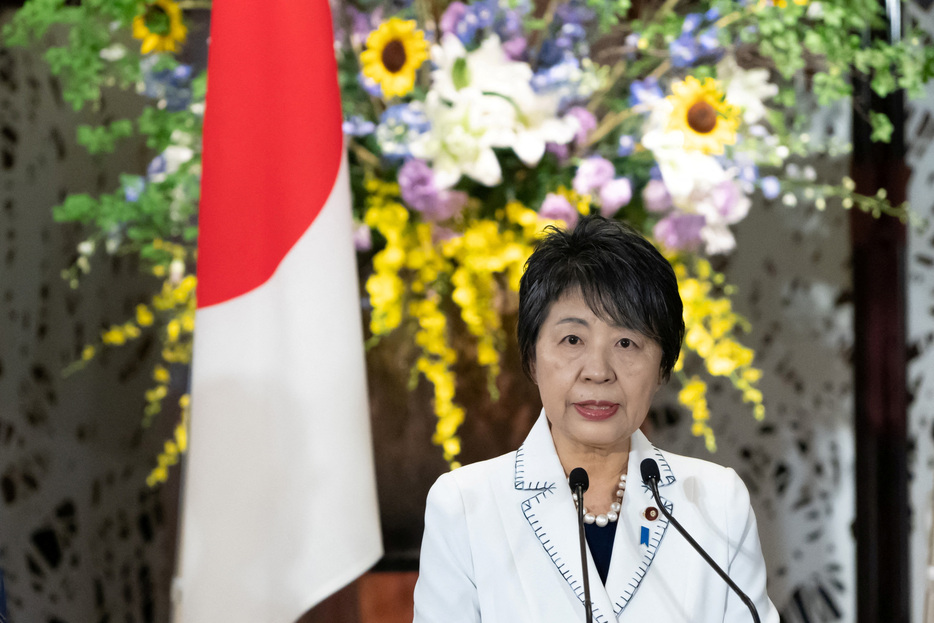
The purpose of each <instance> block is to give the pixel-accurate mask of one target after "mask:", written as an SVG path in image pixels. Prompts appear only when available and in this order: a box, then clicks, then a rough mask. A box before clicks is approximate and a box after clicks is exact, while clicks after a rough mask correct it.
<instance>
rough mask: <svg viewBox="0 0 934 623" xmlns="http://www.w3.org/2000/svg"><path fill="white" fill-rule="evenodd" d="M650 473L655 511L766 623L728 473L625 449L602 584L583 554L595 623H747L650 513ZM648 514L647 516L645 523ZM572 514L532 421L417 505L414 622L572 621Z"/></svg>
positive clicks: (644, 444)
mask: <svg viewBox="0 0 934 623" xmlns="http://www.w3.org/2000/svg"><path fill="white" fill-rule="evenodd" d="M647 457H652V458H654V459H655V460H656V461H657V462H658V466H659V469H660V470H661V476H662V478H661V483H660V484H661V488H660V493H661V497H662V501H663V502H664V503H665V506H666V507H667V508H668V509H669V510H670V511H671V512H672V514H673V515H674V517H675V519H677V520H678V521H679V522H680V523H681V525H682V526H684V527H685V529H686V530H687V531H688V533H690V534H691V535H692V536H693V537H694V538H695V539H696V540H697V542H698V543H700V545H701V546H702V547H703V548H704V549H706V550H707V552H708V553H709V554H710V556H711V557H712V558H713V559H714V560H715V561H716V562H717V564H719V565H720V566H721V568H723V569H724V570H725V571H726V572H727V573H728V574H729V575H730V577H731V578H732V579H733V581H734V582H736V584H737V585H738V586H739V587H740V588H741V589H742V590H743V591H744V592H745V593H746V594H747V595H749V597H750V598H751V599H752V600H753V602H754V603H755V605H756V608H757V610H758V612H759V617H760V619H761V621H762V623H778V620H779V619H778V612H777V611H776V610H775V607H774V606H773V605H772V602H771V601H770V600H769V597H768V595H767V594H766V588H765V562H764V561H763V559H762V551H761V548H760V545H759V535H758V533H757V531H756V518H755V515H754V514H753V511H752V508H751V506H750V505H749V494H748V492H747V491H746V487H745V486H744V485H743V483H742V481H741V480H740V479H739V477H738V476H737V475H736V473H735V472H734V471H733V470H732V469H727V468H724V467H720V466H718V465H715V464H713V463H709V462H707V461H702V460H699V459H692V458H688V457H683V456H678V455H675V454H669V453H667V452H662V451H660V450H658V449H657V448H655V446H653V445H652V444H651V443H650V442H649V441H648V439H646V437H645V435H643V434H642V433H641V432H638V431H637V432H636V433H635V434H634V435H633V436H632V444H631V448H630V452H629V486H628V488H627V489H626V495H624V496H623V503H622V510H621V511H620V517H619V522H618V524H617V528H616V530H617V532H616V539H615V542H614V544H613V554H612V558H611V560H610V571H609V575H608V576H607V581H606V585H605V586H604V585H602V584H601V582H600V576H599V574H598V573H597V568H596V567H595V566H594V562H593V558H592V557H591V555H590V551H589V549H588V551H587V565H588V569H589V572H588V573H589V577H590V592H591V601H592V604H593V620H594V621H595V622H597V623H611V622H613V621H623V622H626V621H633V622H637V623H649V622H653V623H654V622H662V623H679V622H685V623H686V622H689V621H690V622H692V623H702V622H704V623H713V622H717V623H720V622H728V623H740V622H742V623H746V622H747V621H752V615H751V614H750V612H749V610H748V608H747V607H746V605H745V604H744V603H743V602H742V601H741V600H740V599H739V598H738V597H737V596H736V594H735V593H733V591H732V590H730V588H729V587H728V586H727V585H726V583H724V581H723V580H722V579H721V578H720V577H719V576H718V575H717V574H716V572H715V571H713V570H712V569H711V568H710V567H709V566H708V565H707V563H706V562H704V560H703V559H702V558H701V557H700V555H699V554H698V553H697V552H695V551H694V549H693V548H692V547H691V546H690V544H689V543H688V542H687V541H686V540H685V539H684V538H683V537H682V536H681V534H680V533H678V531H677V530H676V529H675V528H674V526H669V525H668V524H669V521H668V520H667V519H666V518H665V517H664V515H661V514H660V513H656V514H657V515H658V518H657V519H655V520H649V519H647V518H646V517H645V516H644V515H643V513H644V511H645V510H646V509H647V508H650V507H651V508H654V507H655V506H656V504H655V501H654V499H653V498H652V494H651V492H650V491H649V489H648V487H647V486H645V485H644V484H642V482H641V480H642V479H641V475H640V465H641V463H642V460H643V459H645V458H647ZM649 515H651V513H649ZM582 579H583V575H582V573H581V556H580V541H579V537H578V527H577V514H576V510H575V507H574V502H573V500H572V499H571V491H570V488H569V487H568V484H567V479H566V478H565V475H564V469H563V468H562V467H561V463H560V462H559V461H558V455H557V453H556V452H555V447H554V442H553V441H552V437H551V431H550V430H549V428H548V422H547V420H546V418H545V415H544V412H543V413H542V415H541V416H539V418H538V421H537V422H536V423H535V425H534V426H533V428H532V431H531V432H530V433H529V436H528V438H526V440H525V442H524V443H523V444H522V446H521V447H520V448H519V449H518V450H517V451H515V452H511V453H509V454H504V455H503V456H500V457H497V458H495V459H491V460H489V461H483V462H480V463H475V464H473V465H469V466H466V467H462V468H460V469H457V470H455V471H453V472H449V473H447V474H444V475H442V476H441V477H440V478H438V480H437V482H436V483H435V484H434V486H432V488H431V491H430V492H429V494H428V503H427V509H426V511H425V534H424V537H423V540H422V550H421V560H420V569H419V576H418V582H417V584H416V586H415V623H468V622H470V623H476V622H478V621H483V623H498V622H500V621H503V622H509V623H520V622H523V623H524V622H528V623H542V622H548V621H555V622H561V623H565V622H570V621H583V620H584V606H583V602H584V589H583V584H582Z"/></svg>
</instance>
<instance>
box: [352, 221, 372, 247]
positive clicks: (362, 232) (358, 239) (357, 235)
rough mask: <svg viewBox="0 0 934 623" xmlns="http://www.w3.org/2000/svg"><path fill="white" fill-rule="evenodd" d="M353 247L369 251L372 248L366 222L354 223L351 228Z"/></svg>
mask: <svg viewBox="0 0 934 623" xmlns="http://www.w3.org/2000/svg"><path fill="white" fill-rule="evenodd" d="M353 248H354V249H356V250H357V251H369V250H370V249H372V248H373V239H372V238H371V237H370V228H369V226H368V225H367V224H366V223H356V224H355V225H354V229H353Z"/></svg>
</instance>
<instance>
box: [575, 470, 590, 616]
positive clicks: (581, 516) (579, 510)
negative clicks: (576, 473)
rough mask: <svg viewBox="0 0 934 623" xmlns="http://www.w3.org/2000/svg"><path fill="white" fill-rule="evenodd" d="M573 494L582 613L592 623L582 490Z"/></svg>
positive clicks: (579, 489) (576, 490) (576, 488)
mask: <svg viewBox="0 0 934 623" xmlns="http://www.w3.org/2000/svg"><path fill="white" fill-rule="evenodd" d="M574 492H575V493H576V494H577V530H578V533H579V535H580V542H581V568H582V569H583V571H584V613H585V614H586V617H587V618H586V621H587V623H592V622H593V606H592V604H591V601H590V574H589V572H588V570H587V549H586V547H587V541H586V539H585V537H584V488H583V487H582V486H577V487H575V488H574Z"/></svg>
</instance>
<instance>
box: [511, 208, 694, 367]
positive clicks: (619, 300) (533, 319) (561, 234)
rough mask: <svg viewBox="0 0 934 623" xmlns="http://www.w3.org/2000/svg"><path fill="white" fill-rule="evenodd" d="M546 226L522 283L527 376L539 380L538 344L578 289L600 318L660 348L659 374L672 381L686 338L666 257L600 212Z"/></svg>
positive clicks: (521, 328)
mask: <svg viewBox="0 0 934 623" xmlns="http://www.w3.org/2000/svg"><path fill="white" fill-rule="evenodd" d="M547 231H548V233H547V235H546V236H545V237H544V238H543V239H542V240H540V241H539V243H538V244H537V246H536V248H535V251H534V252H533V253H532V255H531V256H530V257H529V259H528V261H527V262H526V263H525V273H523V275H522V279H521V281H520V282H519V321H518V327H517V331H516V332H517V334H518V340H519V357H520V360H521V361H522V370H523V371H524V372H525V374H526V375H527V376H528V377H529V378H530V379H533V380H534V376H533V370H534V366H535V345H536V343H537V341H538V334H539V331H540V330H541V327H542V323H544V322H545V318H546V317H547V316H548V312H549V311H550V309H551V305H552V304H553V303H554V302H555V301H557V300H558V299H559V298H561V296H562V295H563V294H564V293H565V292H568V291H569V290H570V291H573V290H579V291H580V293H581V295H582V296H583V297H584V300H585V301H586V302H587V305H589V306H590V309H592V310H593V312H594V313H595V314H596V315H597V316H598V317H599V318H601V319H603V320H604V321H606V322H612V323H614V324H617V325H619V326H623V327H626V328H629V329H632V330H634V331H638V332H639V333H642V334H643V335H646V336H648V337H650V338H652V339H653V340H655V341H656V342H657V343H658V344H659V345H660V346H661V348H662V361H661V365H660V369H659V373H660V375H661V377H662V378H664V379H665V380H668V378H669V376H670V375H671V369H672V368H673V367H674V365H675V362H676V361H677V360H678V355H679V353H680V352H681V342H682V340H683V339H684V317H683V306H682V303H681V295H680V294H679V293H678V280H677V278H676V277H675V271H674V270H673V269H672V268H671V264H669V263H668V260H666V259H665V258H664V256H662V254H661V253H659V251H658V249H656V248H655V247H654V246H653V245H652V243H650V242H649V241H648V240H646V239H645V238H644V237H642V236H641V235H640V234H639V233H638V232H636V231H635V230H634V229H632V228H631V227H629V226H628V225H624V224H623V223H620V222H618V221H612V220H608V219H605V218H603V217H602V216H599V215H591V216H587V217H584V218H582V219H581V220H580V221H579V222H578V224H577V226H576V227H575V228H574V229H573V230H563V229H558V228H557V227H554V226H549V227H548V228H547Z"/></svg>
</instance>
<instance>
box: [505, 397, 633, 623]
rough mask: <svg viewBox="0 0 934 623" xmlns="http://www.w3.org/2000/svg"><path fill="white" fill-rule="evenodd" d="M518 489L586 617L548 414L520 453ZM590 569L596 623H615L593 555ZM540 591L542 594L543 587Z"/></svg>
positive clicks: (571, 517)
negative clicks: (612, 622) (613, 622)
mask: <svg viewBox="0 0 934 623" xmlns="http://www.w3.org/2000/svg"><path fill="white" fill-rule="evenodd" d="M515 488H516V490H517V493H519V495H520V500H521V502H520V504H521V508H522V513H523V515H525V518H526V520H527V521H528V524H529V529H531V530H532V532H534V534H535V536H536V538H538V540H539V542H540V543H541V544H542V547H543V548H544V549H545V552H546V553H547V554H548V556H549V558H551V562H552V564H553V565H554V566H555V568H556V569H557V571H558V573H560V574H561V576H562V577H563V578H564V580H565V581H566V582H567V584H568V586H569V587H570V588H571V590H572V591H573V592H574V594H575V595H576V596H577V598H578V600H579V601H580V604H581V605H580V608H581V611H580V612H581V614H582V615H583V607H584V605H583V604H584V574H583V572H582V567H581V555H580V539H579V536H578V526H577V515H576V509H575V506H574V501H573V500H572V499H571V493H570V490H569V489H568V484H567V480H566V478H565V476H564V468H563V467H562V466H561V462H560V461H559V460H558V455H557V453H556V452H555V448H554V441H552V438H551V431H550V430H549V429H548V421H547V419H546V418H545V415H544V412H542V415H541V416H539V419H538V421H536V423H535V425H534V426H533V427H532V430H531V432H530V433H529V436H528V437H527V438H526V440H525V442H524V443H523V444H522V446H520V448H519V450H518V451H517V452H516V466H515ZM614 555H615V554H614ZM587 565H588V574H589V579H590V593H591V602H592V609H593V620H594V621H596V622H597V623H610V621H614V620H615V619H616V617H615V616H614V615H613V604H612V602H611V601H610V598H609V596H608V595H607V593H606V591H605V590H604V588H603V585H602V584H601V582H600V576H599V574H598V573H597V569H596V567H595V566H594V563H593V559H592V557H591V555H590V550H589V549H588V550H587ZM536 588H537V589H538V590H541V587H540V586H539V587H536Z"/></svg>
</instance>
